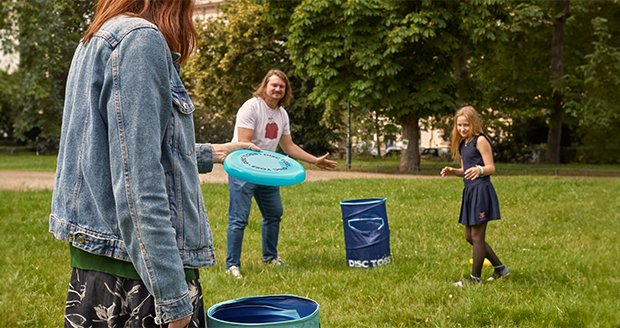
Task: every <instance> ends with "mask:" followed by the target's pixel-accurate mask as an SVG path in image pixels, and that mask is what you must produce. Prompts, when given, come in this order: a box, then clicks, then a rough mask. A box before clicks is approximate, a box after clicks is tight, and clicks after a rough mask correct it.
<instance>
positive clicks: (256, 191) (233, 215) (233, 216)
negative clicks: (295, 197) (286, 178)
mask: <svg viewBox="0 0 620 328" xmlns="http://www.w3.org/2000/svg"><path fill="white" fill-rule="evenodd" d="M253 95H254V97H253V98H251V99H249V100H248V101H246V102H245V103H244V104H243V105H242V106H241V108H239V111H238V112H237V120H236V122H235V131H234V135H233V139H232V140H233V141H243V142H251V143H253V144H255V145H256V146H258V147H260V148H261V149H265V150H271V151H275V150H276V149H277V147H278V145H280V148H282V150H283V151H284V152H285V153H286V154H287V155H289V156H291V157H293V158H295V159H297V160H301V161H305V162H308V163H311V164H314V165H316V166H317V167H319V168H321V169H333V168H335V167H336V162H334V161H331V160H329V159H327V156H328V154H325V155H323V156H320V157H316V156H314V155H311V154H309V153H307V152H306V151H305V150H303V149H302V148H301V147H299V146H298V145H297V144H295V142H293V138H292V137H291V131H290V124H289V119H288V114H287V113H286V110H285V109H284V107H282V106H287V105H288V104H289V102H290V100H291V98H292V90H291V84H290V82H289V80H288V77H287V76H286V74H284V73H283V72H282V71H280V70H277V69H272V70H270V71H269V72H267V75H265V77H264V78H263V81H262V82H261V84H260V86H259V87H258V88H257V89H256V90H255V91H254V94H253ZM228 188H229V194H230V203H229V206H228V232H227V236H226V237H227V244H226V246H227V254H226V272H227V273H229V274H231V275H232V276H234V277H235V278H237V279H241V278H242V276H241V272H240V271H239V270H240V267H241V248H242V244H243V233H244V231H245V227H246V226H247V224H248V218H249V216H250V207H251V205H252V198H255V199H256V203H257V204H258V207H259V209H260V211H261V214H262V215H263V224H262V248H263V262H264V263H266V264H274V265H280V264H283V263H284V261H282V259H281V258H280V257H279V256H278V250H277V247H278V235H279V233H280V221H281V218H282V200H281V198H280V188H279V187H272V186H263V185H256V184H253V183H249V182H245V181H241V180H239V179H235V178H233V177H231V176H229V178H228Z"/></svg>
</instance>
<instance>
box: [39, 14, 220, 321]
mask: <svg viewBox="0 0 620 328" xmlns="http://www.w3.org/2000/svg"><path fill="white" fill-rule="evenodd" d="M178 57H179V55H178V54H172V53H171V52H170V50H169V48H168V45H167V44H166V41H165V39H164V37H163V35H162V34H161V32H160V31H159V30H158V29H157V27H156V26H155V25H153V24H151V23H149V22H148V21H146V20H144V19H141V18H135V17H128V16H118V17H115V18H113V19H111V20H110V21H108V22H106V23H105V24H104V25H103V26H102V28H101V29H100V30H99V31H98V32H97V33H96V34H95V36H94V37H93V38H92V39H91V40H90V41H89V42H88V43H87V44H83V43H80V44H79V45H78V47H77V50H76V52H75V54H74V57H73V61H72V63H71V69H70V71H69V76H68V80H67V89H66V94H65V105H64V112H63V120H62V133H61V138H60V147H59V154H58V163H57V171H56V176H55V184H54V192H53V198H52V209H51V215H50V220H49V229H50V232H51V233H53V234H54V236H55V237H56V238H58V239H61V240H65V241H68V242H69V243H70V244H71V245H73V246H75V247H77V248H79V249H82V250H85V251H88V252H91V253H94V254H98V255H104V256H108V257H112V258H115V259H118V260H123V261H131V262H132V263H133V265H134V266H135V268H136V270H137V272H138V273H139V275H140V277H141V278H142V281H143V282H144V284H145V285H146V287H147V288H148V290H149V292H150V293H151V294H152V295H153V296H154V299H155V311H156V318H155V321H156V322H157V323H158V324H161V323H165V322H170V321H173V320H178V319H181V318H183V317H185V316H188V315H190V314H191V313H192V310H193V309H192V303H191V300H190V296H189V292H188V287H187V284H186V282H185V276H184V271H183V268H184V267H185V268H199V267H205V266H210V265H213V264H214V263H215V255H214V249H213V242H212V235H211V228H210V226H209V223H208V220H207V215H206V213H205V210H204V201H203V198H202V192H201V189H200V181H199V176H198V173H199V171H200V172H208V171H211V169H212V166H213V162H212V157H211V155H212V153H211V151H212V148H211V145H209V144H195V136H194V124H193V119H192V112H193V111H194V105H193V104H192V102H191V100H190V98H189V96H188V94H187V91H186V90H185V88H184V86H183V83H182V82H181V78H180V77H179V67H178V65H177V64H176V62H175V60H176V59H178Z"/></svg>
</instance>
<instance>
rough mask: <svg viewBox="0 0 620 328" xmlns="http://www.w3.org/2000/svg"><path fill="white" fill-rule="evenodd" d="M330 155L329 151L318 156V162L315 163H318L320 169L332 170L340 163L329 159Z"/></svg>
mask: <svg viewBox="0 0 620 328" xmlns="http://www.w3.org/2000/svg"><path fill="white" fill-rule="evenodd" d="M328 155H329V153H327V154H325V155H323V156H321V157H317V158H316V162H314V165H316V166H317V167H319V168H320V169H323V170H331V169H333V168H335V167H336V166H337V165H338V163H336V162H334V161H330V160H329V159H327V156H328Z"/></svg>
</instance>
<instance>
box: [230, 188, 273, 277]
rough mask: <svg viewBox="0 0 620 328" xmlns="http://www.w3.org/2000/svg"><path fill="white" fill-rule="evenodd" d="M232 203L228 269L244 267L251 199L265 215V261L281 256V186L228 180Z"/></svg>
mask: <svg viewBox="0 0 620 328" xmlns="http://www.w3.org/2000/svg"><path fill="white" fill-rule="evenodd" d="M228 190H229V196H230V201H229V205H228V232H227V234H226V238H227V241H226V247H227V253H226V269H228V268H230V267H231V266H238V267H239V266H241V248H242V244H243V233H244V231H245V227H246V226H247V225H248V218H249V216H250V208H251V206H252V197H254V198H255V199H256V203H257V204H258V208H259V209H260V212H261V214H262V215H263V225H262V237H263V238H262V240H263V242H262V247H263V261H265V262H266V261H269V260H272V259H275V258H276V257H278V249H277V248H278V235H279V234H280V221H281V220H282V199H281V198H280V187H271V186H261V185H256V184H253V183H249V182H245V181H241V180H239V179H235V178H233V177H230V176H229V177H228Z"/></svg>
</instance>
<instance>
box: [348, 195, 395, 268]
mask: <svg viewBox="0 0 620 328" xmlns="http://www.w3.org/2000/svg"><path fill="white" fill-rule="evenodd" d="M385 201H386V199H385V198H363V199H352V200H345V201H342V202H340V207H341V209H342V220H343V226H344V243H345V248H346V257H347V265H348V266H349V267H354V268H372V267H376V266H381V265H385V264H388V263H390V262H392V257H391V255H390V228H389V225H388V219H387V211H386V208H385Z"/></svg>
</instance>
